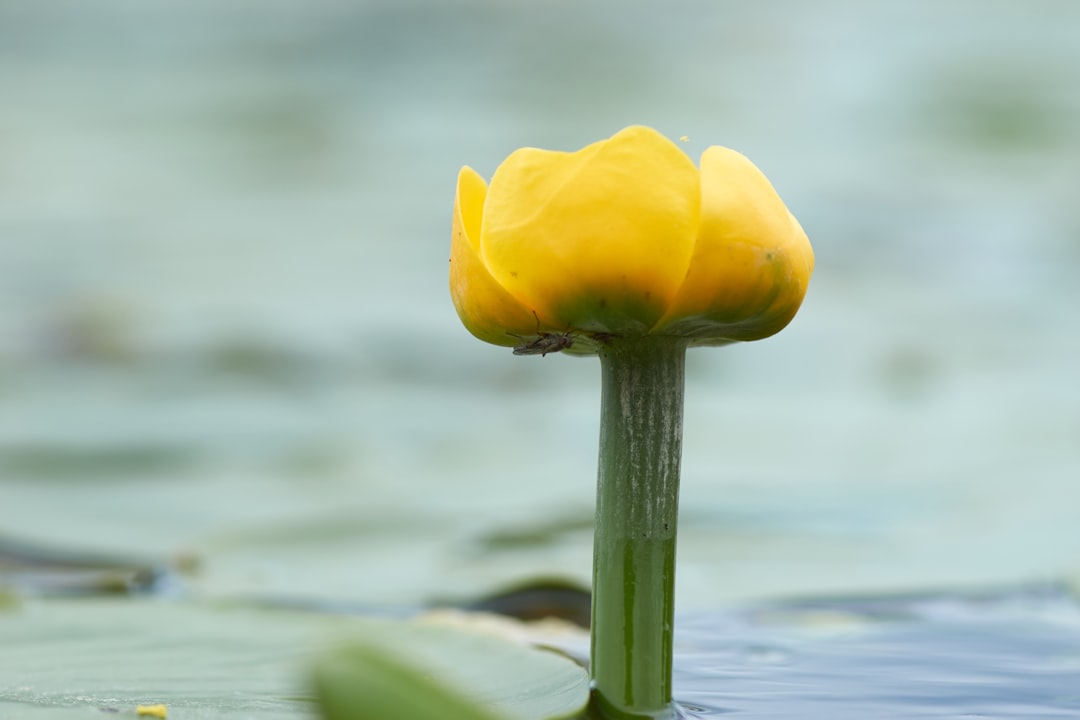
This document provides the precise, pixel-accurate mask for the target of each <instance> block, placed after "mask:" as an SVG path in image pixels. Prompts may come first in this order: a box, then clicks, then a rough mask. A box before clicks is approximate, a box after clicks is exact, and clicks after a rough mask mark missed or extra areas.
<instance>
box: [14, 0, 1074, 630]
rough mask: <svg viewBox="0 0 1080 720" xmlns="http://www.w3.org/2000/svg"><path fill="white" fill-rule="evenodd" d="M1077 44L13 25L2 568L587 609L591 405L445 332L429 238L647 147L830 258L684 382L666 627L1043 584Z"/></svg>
mask: <svg viewBox="0 0 1080 720" xmlns="http://www.w3.org/2000/svg"><path fill="white" fill-rule="evenodd" d="M1078 8H1080V6H1076V5H1074V4H1071V3H1064V2H1036V3H1026V4H1020V3H1006V2H987V1H980V2H975V1H974V0H967V1H965V2H956V3H949V4H947V5H945V4H938V3H931V2H915V3H904V4H891V5H866V4H859V3H853V2H841V1H839V0H835V1H832V2H819V3H813V4H810V3H796V2H794V1H792V2H764V3H755V4H743V5H737V4H732V3H721V2H700V3H691V2H675V3H665V4H662V5H661V4H646V3H630V4H619V5H616V4H604V3H600V4H598V3H569V2H557V3H548V4H542V5H541V4H535V5H533V4H528V3H524V2H508V3H494V2H491V3H483V2H476V3H449V2H448V3H430V4H425V3H421V2H404V3H360V4H354V5H346V4H339V3H333V2H328V1H323V2H308V3H304V4H303V6H302V8H301V7H300V6H296V7H293V8H291V9H290V8H288V7H286V6H284V5H280V6H279V5H274V6H270V5H267V4H265V3H254V2H248V3H238V4H232V5H230V6H229V7H228V9H223V8H222V7H221V6H220V5H219V4H218V3H212V2H166V3H158V4H154V5H147V4H145V3H135V2H130V3H125V2H119V1H110V2H96V3H93V4H92V5H88V4H85V3H79V2H74V1H70V2H61V3H49V4H44V3H35V2H30V1H29V0H23V1H21V2H8V3H5V4H4V5H2V6H0V87H2V88H3V97H4V101H3V108H2V111H0V307H3V308H4V310H3V311H2V312H0V407H2V408H3V409H2V411H0V535H6V536H10V537H14V538H19V539H21V540H25V541H30V542H34V543H40V544H43V545H48V546H55V547H61V548H80V549H92V550H100V551H108V552H125V553H130V552H136V553H139V554H143V555H147V556H150V557H151V558H157V557H175V556H178V555H184V556H192V557H194V558H196V559H197V560H198V561H199V563H200V564H199V568H200V569H199V571H198V572H197V573H195V574H194V575H192V576H191V577H189V578H188V579H187V580H186V581H185V582H186V584H185V586H184V587H185V589H186V590H190V591H192V592H195V593H198V594H201V595H209V596H214V597H235V596H238V595H242V596H248V595H258V596H273V597H282V596H289V597H292V596H299V597H304V598H311V599H318V600H325V601H329V602H337V601H345V602H351V603H357V604H360V605H372V606H383V605H387V604H389V605H415V604H418V603H422V602H426V601H428V600H430V599H432V598H437V597H458V596H468V595H472V594H475V593H477V592H484V591H486V590H488V589H490V588H492V587H495V586H498V585H501V584H503V583H505V582H510V581H515V580H518V579H521V578H528V577H532V576H535V575H538V574H541V575H549V574H557V575H559V576H567V577H570V578H572V579H578V580H581V581H586V580H587V579H588V575H589V570H590V554H591V544H590V543H591V539H590V533H589V528H588V522H589V517H590V514H591V506H592V499H593V497H592V495H593V480H594V474H595V452H596V436H597V428H596V422H597V408H598V405H599V372H598V368H597V367H596V364H595V362H593V361H589V360H573V359H570V358H564V357H547V358H543V359H541V358H520V357H519V358H515V357H512V356H511V354H510V352H509V351H508V350H501V349H497V348H494V347H489V346H485V345H483V344H482V343H480V342H478V341H475V340H474V339H473V338H471V336H469V335H468V333H467V332H465V330H464V329H462V328H461V327H460V325H459V324H458V322H457V319H456V317H455V316H454V312H453V309H452V307H451V305H450V302H449V298H448V296H447V291H446V277H445V275H446V258H447V253H448V241H449V230H448V226H449V212H450V203H451V201H452V193H453V182H454V177H455V175H456V172H457V170H458V168H459V167H460V166H461V165H462V164H469V165H472V166H473V167H475V168H477V169H478V170H479V171H480V172H482V173H483V174H485V175H488V176H489V175H490V174H491V172H492V171H493V169H494V168H495V166H496V165H497V163H498V162H499V160H500V159H501V158H502V157H503V156H505V155H506V154H507V153H508V152H510V151H511V150H513V149H514V148H516V147H518V146H521V145H537V146H542V147H553V148H562V149H573V148H576V147H579V146H581V145H584V144H586V143H588V142H591V141H594V140H596V139H598V138H600V137H603V136H606V135H608V134H610V133H612V132H614V131H615V130H617V129H618V128H619V127H621V126H623V125H626V124H630V123H636V122H641V123H646V124H651V125H654V126H656V127H657V128H659V129H660V130H662V131H664V132H665V133H667V134H668V135H670V136H673V137H678V136H681V135H687V136H689V138H690V141H689V142H688V143H687V144H686V148H687V150H688V152H690V153H691V154H692V155H696V154H697V153H699V152H700V151H701V150H702V149H703V148H704V147H705V146H707V145H709V144H713V143H717V144H726V145H729V146H732V147H735V148H737V149H739V150H741V151H743V152H745V153H747V154H748V155H749V156H750V157H751V158H753V159H754V160H755V161H756V162H757V163H758V164H759V165H760V166H761V167H762V168H763V169H764V170H765V172H766V173H767V174H768V175H769V176H770V178H771V179H772V180H773V182H774V183H775V184H776V186H777V187H778V189H779V190H780V192H781V194H782V195H783V196H784V198H785V200H786V201H787V202H788V204H789V206H790V207H791V208H792V210H793V211H794V212H795V213H796V214H797V215H798V216H799V218H800V220H801V221H802V223H803V225H804V226H805V227H806V229H807V231H808V233H809V234H810V237H811V239H812V241H813V242H814V245H815V249H816V252H817V268H818V269H817V272H816V275H815V277H814V280H813V283H812V286H811V289H810V294H809V296H808V299H807V302H806V304H805V305H804V307H803V310H802V311H801V313H800V315H799V317H798V318H796V320H795V322H794V323H793V324H792V326H791V327H790V328H788V329H787V330H785V331H784V332H783V333H782V334H781V335H779V336H777V337H776V338H773V339H770V340H767V341H764V342H761V343H757V344H751V345H746V346H742V347H733V348H727V349H724V350H718V351H707V350H702V351H698V352H695V353H694V354H693V355H692V357H691V360H690V378H689V387H688V390H687V398H688V405H687V408H686V422H685V427H686V444H685V460H684V488H683V498H682V499H683V516H682V528H681V529H682V532H681V535H680V560H679V562H680V565H679V580H678V582H679V588H678V593H679V603H680V607H681V608H685V609H686V610H687V611H689V610H694V609H699V610H701V609H710V608H716V607H720V606H722V605H723V604H725V603H728V602H731V601H734V600H752V599H761V598H774V597H790V596H796V595H797V596H804V595H812V594H817V593H840V594H849V593H860V592H866V591H906V590H910V589H921V588H927V587H933V588H945V589H962V588H966V587H971V586H981V585H985V584H993V585H997V584H1012V583H1024V582H1029V581H1036V580H1043V579H1064V580H1070V579H1072V578H1074V577H1076V575H1077V573H1078V570H1080V560H1078V559H1077V558H1078V557H1080V555H1078V554H1077V548H1080V510H1078V509H1077V508H1078V507H1080V491H1078V487H1077V482H1078V481H1077V478H1078V477H1080V472H1078V471H1080V383H1078V382H1077V379H1078V378H1077V375H1078V372H1077V369H1076V368H1077V367H1080V333H1078V332H1077V331H1078V329H1080V321H1078V320H1077V317H1076V312H1077V310H1080V286H1078V285H1077V283H1076V282H1075V276H1076V273H1077V270H1078V268H1080V209H1078V207H1080V206H1078V205H1077V204H1076V201H1075V198H1076V196H1077V192H1078V190H1080V170H1078V168H1080V90H1078V88H1080V85H1078V84H1077V82H1076V80H1077V73H1078V68H1080V43H1076V42H1074V40H1075V38H1076V28H1077V27H1078V23H1080V9H1078Z"/></svg>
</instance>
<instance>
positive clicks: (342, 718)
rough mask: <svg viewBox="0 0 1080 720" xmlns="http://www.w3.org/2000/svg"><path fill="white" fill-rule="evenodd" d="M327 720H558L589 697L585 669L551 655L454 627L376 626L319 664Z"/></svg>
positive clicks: (318, 679)
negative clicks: (406, 719)
mask: <svg viewBox="0 0 1080 720" xmlns="http://www.w3.org/2000/svg"><path fill="white" fill-rule="evenodd" d="M315 685H316V688H317V691H318V696H319V700H320V702H321V705H322V708H323V711H324V714H325V716H326V717H327V718H328V720H396V719H397V718H418V719H419V718H440V720H518V719H519V718H520V719H522V720H556V719H560V718H572V717H578V716H579V715H580V714H581V713H582V712H584V709H585V706H586V704H587V703H588V699H589V679H588V675H587V673H586V672H585V670H584V669H583V668H581V667H580V666H578V665H577V664H575V663H574V662H572V661H570V660H569V659H567V658H565V657H562V656H560V655H556V654H554V653H551V652H548V651H544V650H538V649H536V648H533V647H530V646H527V645H523V644H520V643H516V642H509V641H507V640H503V639H501V638H498V637H493V636H489V635H486V634H480V633H476V632H471V631H466V630H461V629H457V628H452V627H443V626H433V625H425V624H418V623H411V624H410V623H385V622H383V623H377V622H371V623H368V624H367V626H366V627H365V628H364V629H363V631H362V632H361V633H360V634H359V635H358V636H357V637H356V639H354V640H353V641H351V642H350V643H348V644H346V645H343V646H342V647H340V648H339V649H337V650H335V651H333V652H331V653H329V654H328V655H327V656H326V657H324V658H323V659H322V660H321V661H320V662H319V663H318V664H317V665H316V670H315Z"/></svg>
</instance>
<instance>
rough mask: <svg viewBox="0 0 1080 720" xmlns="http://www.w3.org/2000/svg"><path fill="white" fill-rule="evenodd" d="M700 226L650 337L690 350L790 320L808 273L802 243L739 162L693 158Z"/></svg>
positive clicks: (809, 262) (771, 193)
mask: <svg viewBox="0 0 1080 720" xmlns="http://www.w3.org/2000/svg"><path fill="white" fill-rule="evenodd" d="M701 173H702V178H701V187H702V217H701V227H700V231H699V234H698V238H697V245H696V247H695V249H694V256H693V258H692V260H691V262H690V268H689V270H688V271H687V274H686V278H685V280H684V281H683V284H682V287H681V288H680V290H679V293H678V295H677V296H676V299H675V301H674V302H673V303H672V305H671V307H670V308H669V310H668V313H667V315H666V316H665V318H664V319H663V321H662V322H661V324H660V326H659V327H658V328H657V332H661V333H664V334H672V335H681V336H686V337H691V338H693V339H694V342H695V344H723V343H726V342H730V341H734V340H758V339H761V338H764V337H768V336H769V335H772V334H774V333H776V332H778V331H780V330H781V329H783V327H784V326H785V325H787V324H788V322H790V321H791V319H792V318H793V317H794V316H795V313H796V311H797V310H798V309H799V305H800V304H801V303H802V300H803V297H804V295H805V294H806V288H807V285H808V284H809V281H810V275H811V273H812V272H813V268H814V255H813V250H812V249H811V247H810V242H809V240H808V239H807V237H806V233H804V232H803V230H802V228H801V227H800V226H799V223H798V222H797V221H796V220H795V218H794V216H792V215H791V213H790V212H788V209H787V208H786V207H785V206H784V203H783V201H782V200H781V199H780V197H779V195H777V194H776V191H775V190H774V189H773V187H772V185H771V184H770V183H769V181H768V179H767V178H766V177H765V176H764V175H763V174H762V173H761V171H760V170H758V169H757V167H756V166H754V164H753V163H751V162H750V161H749V160H748V159H747V158H745V157H744V156H742V155H740V154H739V153H737V152H735V151H733V150H728V149H727V148H720V147H711V148H709V149H708V150H706V151H705V153H704V155H703V156H702V159H701Z"/></svg>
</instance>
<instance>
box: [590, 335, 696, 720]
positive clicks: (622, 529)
mask: <svg viewBox="0 0 1080 720" xmlns="http://www.w3.org/2000/svg"><path fill="white" fill-rule="evenodd" d="M599 355H600V367H601V373H602V377H603V391H602V394H601V400H600V470H599V477H598V483H597V494H596V530H595V540H594V542H595V546H594V553H593V607H592V660H591V667H592V677H593V700H594V707H595V708H596V710H597V711H599V712H600V713H601V714H602V715H603V716H604V717H610V718H620V719H622V718H656V719H659V718H673V717H675V713H674V706H673V704H672V699H671V639H672V626H673V622H674V607H675V532H676V524H677V520H678V510H679V462H680V459H681V455H682V411H683V385H684V366H685V358H686V344H685V343H683V342H681V341H680V340H678V339H675V338H670V337H644V338H633V339H627V338H618V339H615V340H613V341H612V342H611V344H609V345H607V346H606V347H604V348H602V349H601V351H600V353H599Z"/></svg>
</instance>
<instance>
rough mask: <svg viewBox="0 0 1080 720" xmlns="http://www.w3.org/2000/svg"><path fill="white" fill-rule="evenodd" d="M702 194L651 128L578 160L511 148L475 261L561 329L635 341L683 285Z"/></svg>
mask: <svg viewBox="0 0 1080 720" xmlns="http://www.w3.org/2000/svg"><path fill="white" fill-rule="evenodd" d="M700 193H701V191H700V187H699V181H698V173H697V170H696V168H695V167H694V165H693V163H692V162H691V161H690V159H689V158H688V157H686V155H685V154H684V153H683V152H682V151H681V150H680V149H679V148H678V147H677V146H676V145H675V144H674V143H672V142H671V141H669V140H668V139H666V138H665V137H663V136H662V135H660V134H659V133H657V132H656V131H655V130H652V129H649V128H643V127H630V128H627V129H625V130H623V131H621V132H619V133H617V134H616V135H614V136H613V137H611V138H609V139H607V140H603V141H601V142H598V143H594V144H593V145H589V146H588V147H586V148H584V149H582V150H580V151H578V152H574V153H562V152H552V151H546V150H537V149H534V148H525V149H522V150H518V151H516V152H514V153H513V154H512V155H510V157H508V158H507V159H506V161H505V162H504V163H503V164H502V165H501V166H500V167H499V168H498V170H497V171H496V172H495V176H494V177H493V178H492V181H491V188H490V190H489V192H488V195H487V200H486V204H485V207H484V217H483V221H482V227H481V235H480V256H481V257H482V258H483V260H484V264H485V265H486V266H487V267H488V268H489V269H490V271H491V274H492V275H493V276H494V277H495V279H496V280H497V281H498V283H499V284H500V285H501V286H502V287H504V288H505V289H506V290H507V291H508V292H509V293H510V294H511V295H513V296H514V297H515V298H517V299H518V301H519V302H520V303H521V304H523V305H525V306H527V307H530V308H536V309H537V312H538V313H539V314H540V317H541V319H544V320H546V321H547V322H549V323H551V324H552V325H554V326H556V327H557V326H559V325H560V324H564V325H565V326H567V327H573V328H575V329H578V330H582V331H590V332H609V333H618V334H642V333H645V332H647V331H648V330H649V329H650V328H651V327H652V326H653V325H654V324H655V323H656V322H657V321H658V320H659V319H660V318H661V317H662V316H663V314H664V312H665V311H666V310H667V308H668V305H669V304H670V302H671V300H672V298H673V297H674V295H675V293H676V292H677V291H678V288H679V286H680V284H681V282H682V280H683V278H684V277H685V276H686V269H687V265H688V263H689V261H690V256H691V253H692V252H693V248H694V236H695V234H696V230H697V224H698V217H699V214H700Z"/></svg>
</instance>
